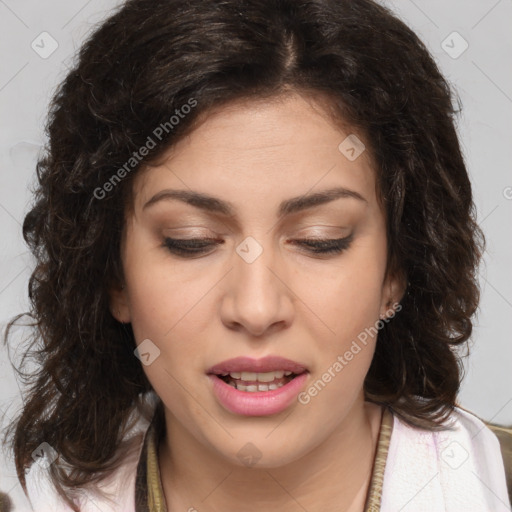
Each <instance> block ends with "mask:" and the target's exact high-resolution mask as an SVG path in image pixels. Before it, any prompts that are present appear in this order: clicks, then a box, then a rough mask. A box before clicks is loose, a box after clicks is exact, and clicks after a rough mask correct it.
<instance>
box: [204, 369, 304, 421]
mask: <svg viewBox="0 0 512 512" xmlns="http://www.w3.org/2000/svg"><path fill="white" fill-rule="evenodd" d="M208 377H209V378H210V380H211V382H212V383H213V392H214V393H215V396H216V397H217V399H218V400H219V402H220V403H221V404H222V405H223V406H224V408H226V409H227V410H228V411H230V412H233V413H235V414H241V415H243V416H267V415H270V414H278V413H280V412H282V411H284V410H285V409H286V408H288V407H289V406H290V405H291V403H292V402H293V401H294V399H296V398H297V395H298V394H299V393H300V391H301V389H302V388H303V387H304V383H305V382H306V379H307V372H304V373H301V374H300V375H297V377H295V378H293V379H292V380H291V381H290V382H288V383H287V384H285V385H284V386H281V387H280V388H278V389H273V390H272V391H255V392H250V391H239V390H238V389H236V388H234V387H233V386H230V385H229V384H226V383H225V382H224V381H223V380H222V379H221V378H219V377H218V376H217V375H211V374H210V375H208Z"/></svg>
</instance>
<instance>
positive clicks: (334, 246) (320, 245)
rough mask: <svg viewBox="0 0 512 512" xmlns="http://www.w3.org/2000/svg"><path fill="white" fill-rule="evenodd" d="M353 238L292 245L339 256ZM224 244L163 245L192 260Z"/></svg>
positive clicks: (178, 241)
mask: <svg viewBox="0 0 512 512" xmlns="http://www.w3.org/2000/svg"><path fill="white" fill-rule="evenodd" d="M352 238H353V237H352V234H350V235H349V236H347V237H345V238H328V239H327V238H325V239H321V238H302V239H298V240H291V243H292V244H293V245H297V246H299V247H300V248H301V249H302V250H304V251H305V252H307V253H310V254H316V255H338V254H341V253H342V252H343V251H345V250H347V249H348V248H349V247H350V244H351V243H352ZM223 243H224V240H218V239H215V238H186V239H185V238H165V239H164V241H163V244H162V245H163V246H164V247H165V248H166V249H167V250H168V251H169V252H171V253H172V254H175V255H177V256H181V257H185V258H187V257H189V258H191V257H197V256H201V255H203V254H207V253H209V252H211V251H212V250H213V249H214V248H215V246H217V245H221V244H223Z"/></svg>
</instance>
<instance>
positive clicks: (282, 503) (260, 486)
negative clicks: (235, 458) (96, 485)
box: [159, 402, 382, 512]
mask: <svg viewBox="0 0 512 512" xmlns="http://www.w3.org/2000/svg"><path fill="white" fill-rule="evenodd" d="M381 414H382V409H381V407H379V406H377V405H375V404H371V403H368V402H359V403H358V404H357V405H354V407H353V409H351V410H350V413H349V414H348V415H347V418H346V419H345V421H343V422H342V423H341V424H340V425H338V427H337V428H336V429H335V430H334V431H333V432H332V434H331V435H330V436H329V437H328V438H327V439H325V440H324V441H323V442H322V443H320V444H319V445H318V446H317V447H316V448H315V449H314V450H312V451H310V452H308V453H306V454H304V455H302V456H301V457H299V458H298V459H296V460H294V461H293V462H292V463H289V464H286V465H284V466H279V467H272V468H258V467H245V466H240V465H236V464H234V463H232V462H231V461H229V460H227V459H226V458H224V457H222V456H221V455H219V454H218V453H217V452H213V451H211V450H208V449H206V448H205V446H204V445H203V444H202V443H200V442H198V441H197V439H196V438H194V437H193V436H192V435H191V434H190V432H188V431H187V430H186V429H184V428H183V426H182V425H181V424H180V423H179V422H178V421H177V420H176V418H175V417H173V416H172V415H171V414H170V413H169V411H168V410H166V413H165V415H166V431H167V435H166V437H165V438H164V439H163V440H162V442H161V444H160V447H159V465H160V472H161V479H162V487H163V490H164V494H165V498H166V502H167V506H168V510H169V511H173V510H190V511H194V509H197V510H200V511H201V512H203V511H205V512H207V511H210V510H212V511H213V510H246V511H251V512H252V511H254V512H256V511H260V510H262V509H265V508H269V509H274V510H276V509H279V510H280V511H281V512H292V511H297V510H301V509H302V510H307V511H308V512H320V511H322V512H330V511H332V512H334V511H336V512H338V511H340V510H344V511H346V512H363V508H364V503H365V500H366V494H367V490H368V485H369V482H370V479H371V474H372V467H373V460H374V456H375V450H376V445H377V440H378V434H379V427H380V421H381ZM170 454H173V456H172V457H171V455H170Z"/></svg>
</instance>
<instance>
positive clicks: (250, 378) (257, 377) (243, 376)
mask: <svg viewBox="0 0 512 512" xmlns="http://www.w3.org/2000/svg"><path fill="white" fill-rule="evenodd" d="M291 374H292V372H288V371H286V372H285V371H283V370H278V371H275V372H265V373H256V372H231V373H229V374H227V375H229V376H230V377H231V378H232V379H238V380H243V381H245V382H272V381H273V380H276V379H282V378H283V376H285V375H286V376H289V375H291ZM222 375H223V376H225V375H224V374H222Z"/></svg>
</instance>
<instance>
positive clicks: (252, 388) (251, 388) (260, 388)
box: [229, 382, 284, 393]
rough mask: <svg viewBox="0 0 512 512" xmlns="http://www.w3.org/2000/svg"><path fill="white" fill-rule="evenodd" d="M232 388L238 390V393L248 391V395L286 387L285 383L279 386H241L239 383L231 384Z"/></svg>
mask: <svg viewBox="0 0 512 512" xmlns="http://www.w3.org/2000/svg"><path fill="white" fill-rule="evenodd" d="M229 385H230V386H233V387H234V388H236V389H238V391H246V392H248V393H254V392H256V391H272V390H274V389H278V388H281V387H283V386H284V383H283V382H281V383H279V384H269V385H267V384H258V385H257V386H256V384H249V385H248V386H246V385H245V384H240V383H238V382H230V383H229Z"/></svg>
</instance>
